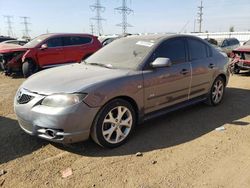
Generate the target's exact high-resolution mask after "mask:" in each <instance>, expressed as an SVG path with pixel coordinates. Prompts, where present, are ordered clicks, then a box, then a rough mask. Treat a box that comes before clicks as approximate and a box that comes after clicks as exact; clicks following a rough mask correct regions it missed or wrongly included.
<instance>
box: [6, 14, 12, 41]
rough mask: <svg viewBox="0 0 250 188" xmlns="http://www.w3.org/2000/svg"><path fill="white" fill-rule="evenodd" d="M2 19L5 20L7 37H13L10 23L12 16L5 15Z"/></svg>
mask: <svg viewBox="0 0 250 188" xmlns="http://www.w3.org/2000/svg"><path fill="white" fill-rule="evenodd" d="M4 18H5V19H6V24H7V28H8V36H9V37H13V36H14V34H13V30H12V29H13V28H12V24H13V22H12V21H11V19H12V18H13V16H9V15H5V16H4Z"/></svg>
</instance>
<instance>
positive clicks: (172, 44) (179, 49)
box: [157, 39, 186, 63]
mask: <svg viewBox="0 0 250 188" xmlns="http://www.w3.org/2000/svg"><path fill="white" fill-rule="evenodd" d="M157 56H158V57H165V58H169V59H170V60H171V61H172V63H183V62H185V61H186V49H185V43H184V40H182V39H172V40H167V41H165V42H163V44H161V45H160V47H159V48H158V49H157Z"/></svg>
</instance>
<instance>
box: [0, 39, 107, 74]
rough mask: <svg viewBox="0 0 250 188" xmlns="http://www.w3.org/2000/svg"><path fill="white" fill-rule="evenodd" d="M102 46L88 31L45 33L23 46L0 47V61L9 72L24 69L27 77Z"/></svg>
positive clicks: (84, 56)
mask: <svg viewBox="0 0 250 188" xmlns="http://www.w3.org/2000/svg"><path fill="white" fill-rule="evenodd" d="M101 47H102V45H101V43H100V42H99V40H98V39H97V37H95V36H92V35H89V34H44V35H40V36H38V37H36V38H35V39H33V40H32V41H30V42H29V43H27V44H25V45H24V46H22V47H17V48H8V49H2V50H0V63H1V67H2V68H3V69H4V70H5V71H6V72H7V73H8V74H10V73H12V72H13V71H15V72H16V71H20V70H21V71H22V73H23V75H24V77H28V76H30V75H31V74H33V73H35V72H37V71H38V70H39V69H42V68H47V67H53V66H56V65H58V64H66V63H75V62H80V61H81V60H82V59H85V58H87V57H88V56H90V55H91V54H93V53H95V52H96V51H97V50H98V49H100V48H101Z"/></svg>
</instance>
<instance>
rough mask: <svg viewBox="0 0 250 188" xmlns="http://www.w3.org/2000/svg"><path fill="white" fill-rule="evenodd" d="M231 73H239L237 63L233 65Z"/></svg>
mask: <svg viewBox="0 0 250 188" xmlns="http://www.w3.org/2000/svg"><path fill="white" fill-rule="evenodd" d="M233 73H234V74H239V73H240V68H239V67H238V66H237V65H234V68H233Z"/></svg>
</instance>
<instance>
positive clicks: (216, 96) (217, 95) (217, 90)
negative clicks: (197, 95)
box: [212, 79, 224, 104]
mask: <svg viewBox="0 0 250 188" xmlns="http://www.w3.org/2000/svg"><path fill="white" fill-rule="evenodd" d="M223 93H224V83H223V82H222V80H220V79H218V80H217V81H216V82H215V83H214V86H213V90H212V100H213V102H214V103H215V104H218V103H220V101H221V100H222V97H223Z"/></svg>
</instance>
